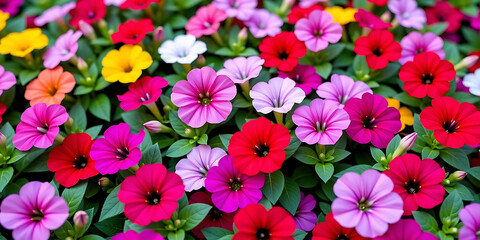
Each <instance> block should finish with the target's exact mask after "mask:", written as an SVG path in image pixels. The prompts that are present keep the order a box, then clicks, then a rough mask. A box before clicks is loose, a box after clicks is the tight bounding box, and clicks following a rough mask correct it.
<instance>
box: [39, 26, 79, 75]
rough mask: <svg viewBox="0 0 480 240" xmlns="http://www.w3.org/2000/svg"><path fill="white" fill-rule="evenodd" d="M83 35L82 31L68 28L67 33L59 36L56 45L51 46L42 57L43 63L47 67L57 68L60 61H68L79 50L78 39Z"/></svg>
mask: <svg viewBox="0 0 480 240" xmlns="http://www.w3.org/2000/svg"><path fill="white" fill-rule="evenodd" d="M81 36H82V32H80V31H77V32H73V30H71V29H70V30H68V32H66V33H65V34H63V35H61V36H60V37H58V39H57V41H56V42H55V45H53V46H52V47H51V48H49V49H48V50H47V51H46V52H45V54H43V56H42V58H43V60H44V62H43V65H44V66H45V67H46V68H55V67H56V66H58V64H60V62H63V61H68V60H70V58H72V57H73V56H75V53H77V50H78V39H80V37H81Z"/></svg>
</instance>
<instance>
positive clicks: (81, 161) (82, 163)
mask: <svg viewBox="0 0 480 240" xmlns="http://www.w3.org/2000/svg"><path fill="white" fill-rule="evenodd" d="M87 164H88V159H87V158H86V157H85V156H80V157H76V158H75V161H73V167H74V168H76V169H82V168H85V167H86V166H87Z"/></svg>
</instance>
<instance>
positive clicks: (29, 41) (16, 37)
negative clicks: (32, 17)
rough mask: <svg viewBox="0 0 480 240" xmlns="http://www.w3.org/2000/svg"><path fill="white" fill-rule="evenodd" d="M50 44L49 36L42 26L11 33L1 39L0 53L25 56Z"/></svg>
mask: <svg viewBox="0 0 480 240" xmlns="http://www.w3.org/2000/svg"><path fill="white" fill-rule="evenodd" d="M47 45H48V37H47V36H45V35H44V34H42V30H40V28H29V29H25V30H24V31H23V32H14V33H10V34H8V35H7V36H5V37H4V38H2V40H0V53H1V54H11V55H12V56H16V57H25V56H26V55H27V54H29V53H31V52H32V51H33V50H34V49H42V48H44V47H45V46H47Z"/></svg>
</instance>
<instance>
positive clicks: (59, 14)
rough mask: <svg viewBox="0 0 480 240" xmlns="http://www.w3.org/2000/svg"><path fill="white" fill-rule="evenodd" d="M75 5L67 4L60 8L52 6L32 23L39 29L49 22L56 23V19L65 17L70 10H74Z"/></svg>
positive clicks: (72, 3)
mask: <svg viewBox="0 0 480 240" xmlns="http://www.w3.org/2000/svg"><path fill="white" fill-rule="evenodd" d="M75 5H76V4H75V3H74V2H69V3H67V4H65V5H62V6H53V7H51V8H49V9H47V10H45V11H44V12H43V13H42V15H40V16H38V17H36V18H35V20H34V21H33V23H35V25H36V26H38V27H41V26H43V25H45V24H47V23H49V22H54V21H57V20H58V19H61V18H63V17H65V16H66V15H67V14H68V12H70V10H72V9H74V8H75Z"/></svg>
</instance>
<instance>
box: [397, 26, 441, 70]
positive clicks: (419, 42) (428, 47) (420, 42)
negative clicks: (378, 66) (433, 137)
mask: <svg viewBox="0 0 480 240" xmlns="http://www.w3.org/2000/svg"><path fill="white" fill-rule="evenodd" d="M400 45H401V46H402V56H401V57H400V59H398V62H399V63H400V64H402V65H403V64H405V63H406V62H408V61H413V58H414V57H415V55H417V54H419V53H422V52H434V53H436V54H437V55H438V56H439V57H440V59H443V58H445V51H443V49H442V48H443V40H442V38H441V37H439V36H437V35H436V34H435V33H431V32H426V33H424V34H421V33H419V32H411V33H409V34H408V35H407V36H405V37H403V38H402V41H401V42H400Z"/></svg>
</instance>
